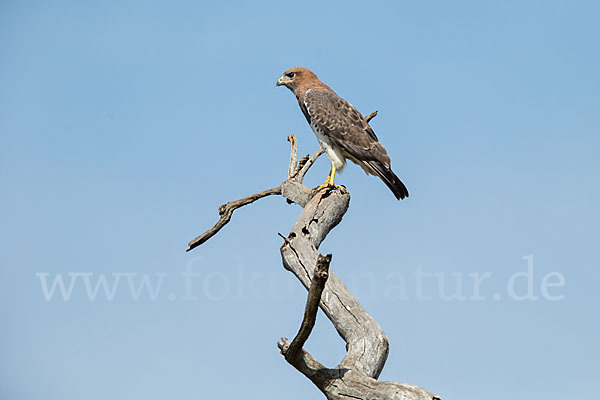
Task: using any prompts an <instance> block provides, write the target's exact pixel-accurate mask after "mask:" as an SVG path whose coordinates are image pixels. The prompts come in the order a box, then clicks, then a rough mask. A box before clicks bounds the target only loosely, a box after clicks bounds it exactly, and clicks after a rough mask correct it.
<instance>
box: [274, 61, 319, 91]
mask: <svg viewBox="0 0 600 400" xmlns="http://www.w3.org/2000/svg"><path fill="white" fill-rule="evenodd" d="M313 79H315V80H316V79H317V76H316V75H315V74H314V73H313V72H312V71H311V70H309V69H306V68H303V67H294V68H291V69H288V70H287V71H285V72H284V73H283V75H281V77H280V78H279V79H278V80H277V86H285V87H287V88H288V89H290V90H291V91H292V92H293V91H295V90H296V88H298V87H299V86H300V85H302V83H303V82H305V81H309V80H313Z"/></svg>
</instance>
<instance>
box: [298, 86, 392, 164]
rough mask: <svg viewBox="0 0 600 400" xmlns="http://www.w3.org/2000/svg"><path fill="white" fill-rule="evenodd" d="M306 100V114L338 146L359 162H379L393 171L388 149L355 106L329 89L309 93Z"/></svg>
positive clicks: (313, 90)
mask: <svg viewBox="0 0 600 400" xmlns="http://www.w3.org/2000/svg"><path fill="white" fill-rule="evenodd" d="M302 100H303V105H304V107H305V110H303V111H305V113H306V114H308V116H309V117H310V118H311V120H312V121H313V122H314V123H316V124H317V125H319V127H320V128H321V129H322V130H323V133H324V134H325V135H326V136H327V137H328V138H329V139H330V140H331V141H332V142H333V143H334V144H336V145H337V146H339V147H340V148H342V150H344V151H345V152H346V153H348V154H349V155H350V156H351V157H352V158H355V159H356V160H358V161H377V162H380V163H382V164H384V165H385V166H386V167H387V168H389V165H390V158H389V156H388V154H387V152H386V150H385V148H384V147H383V146H382V145H381V143H379V140H378V139H377V136H376V135H375V132H373V129H371V127H370V126H369V124H367V122H366V121H365V119H364V117H363V116H362V115H361V114H360V112H358V110H357V109H356V108H354V106H352V104H350V103H348V102H347V101H346V100H344V99H342V98H341V97H340V96H338V95H337V94H336V93H335V92H334V91H332V90H326V89H311V90H308V91H307V92H306V93H305V94H304V98H303V99H302Z"/></svg>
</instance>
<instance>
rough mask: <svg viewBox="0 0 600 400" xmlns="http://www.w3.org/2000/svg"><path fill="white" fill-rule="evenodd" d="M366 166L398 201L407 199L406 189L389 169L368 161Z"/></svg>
mask: <svg viewBox="0 0 600 400" xmlns="http://www.w3.org/2000/svg"><path fill="white" fill-rule="evenodd" d="M367 164H369V166H370V167H371V168H373V170H374V171H375V172H376V173H377V176H378V177H379V178H381V180H382V181H383V182H384V183H385V184H386V185H387V187H389V188H390V190H391V191H392V193H394V196H396V198H397V199H398V200H401V199H404V198H406V197H408V189H406V186H404V183H402V181H401V180H400V178H398V177H397V176H396V174H394V171H392V170H391V169H390V168H388V167H386V166H385V165H383V164H382V163H379V162H377V161H368V162H367Z"/></svg>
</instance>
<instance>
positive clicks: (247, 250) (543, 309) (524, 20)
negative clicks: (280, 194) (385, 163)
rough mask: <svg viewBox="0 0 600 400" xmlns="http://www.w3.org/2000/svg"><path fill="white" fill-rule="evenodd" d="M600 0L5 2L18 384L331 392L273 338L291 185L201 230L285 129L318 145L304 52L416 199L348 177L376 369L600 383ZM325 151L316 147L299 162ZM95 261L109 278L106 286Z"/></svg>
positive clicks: (268, 176)
mask: <svg viewBox="0 0 600 400" xmlns="http://www.w3.org/2000/svg"><path fill="white" fill-rule="evenodd" d="M599 12H600V7H599V6H598V5H597V4H596V3H595V2H591V1H589V2H585V1H571V2H567V1H562V2H561V1H504V2H479V1H457V2H441V1H437V2H436V1H428V2H408V1H398V2H378V1H372V2H368V3H360V2H351V1H345V2H310V1H305V2H275V1H272V2H229V3H226V2H210V3H204V2H201V1H198V2H156V1H147V2H133V1H123V2H112V1H105V2H79V1H71V2H68V1H56V2H36V1H3V2H2V3H1V4H0V55H1V56H2V61H1V62H0V109H1V110H2V111H1V112H0V185H1V187H2V188H3V190H2V196H0V206H1V207H0V221H2V223H1V224H0V266H1V272H2V279H0V318H1V319H2V321H3V322H4V323H3V326H4V328H3V329H2V334H1V335H2V340H1V341H0V354H1V357H0V360H1V361H0V397H2V398H6V399H11V400H13V399H14V400H21V399H27V400H29V399H39V398H42V397H43V398H47V399H61V400H69V399H86V400H94V399H106V398H111V399H132V398H134V399H135V398H144V399H148V400H150V399H164V398H179V399H205V398H209V397H219V398H225V399H230V398H231V399H234V398H239V397H240V396H243V397H244V398H250V399H279V398H281V397H282V396H283V397H285V398H287V399H291V400H294V399H305V398H319V397H320V396H321V395H320V394H319V392H318V391H317V390H316V389H315V388H314V386H313V385H312V384H311V383H310V382H309V381H308V380H306V378H304V377H303V376H301V375H300V374H299V373H297V372H296V371H295V370H293V369H292V368H291V367H290V366H289V365H288V364H287V363H286V362H285V361H284V360H283V358H282V357H281V356H280V355H279V354H278V350H277V348H276V341H277V340H278V338H279V337H280V336H288V337H292V336H293V335H294V334H295V333H296V331H297V328H298V325H299V322H300V318H301V315H302V310H303V305H304V301H305V292H304V290H303V289H302V288H301V287H300V284H299V283H298V282H297V281H296V280H295V278H293V277H292V276H291V275H290V274H289V273H288V272H286V271H285V270H283V268H282V266H281V260H280V255H279V246H280V244H281V239H280V238H279V237H278V236H277V232H281V233H284V234H285V233H287V232H288V231H289V229H290V228H291V226H292V225H293V223H294V221H295V218H296V217H297V215H298V214H299V212H300V209H299V207H297V206H289V205H287V204H286V203H285V201H283V200H282V199H280V198H268V199H264V200H261V201H260V202H258V203H256V204H254V205H252V206H251V207H246V208H244V209H242V210H239V211H237V212H236V213H235V214H234V218H233V221H232V222H231V224H230V225H228V226H227V227H226V228H225V229H224V230H223V231H222V232H221V233H220V234H219V235H218V236H217V237H215V238H213V239H212V240H211V241H210V242H208V243H206V244H205V245H203V246H202V247H201V248H199V249H197V250H195V251H194V252H191V253H185V252H184V250H185V248H186V243H187V242H188V241H189V240H190V239H192V238H193V237H195V236H196V235H197V234H199V233H201V232H202V231H203V230H204V229H207V228H208V227H209V226H211V225H212V224H213V223H214V222H215V221H216V219H217V213H216V210H217V207H218V206H219V205H220V204H222V203H224V202H226V201H228V200H232V199H235V198H239V197H242V196H245V195H247V194H250V193H254V192H257V191H260V190H263V189H266V188H268V187H272V186H275V185H277V184H279V183H280V182H281V181H282V180H283V179H284V178H285V173H286V171H287V159H288V156H289V154H288V143H287V142H286V136H287V135H288V134H290V133H295V134H296V135H297V136H298V140H299V145H300V151H301V153H308V152H313V151H315V150H316V149H317V142H316V139H315V138H314V135H313V133H312V132H311V131H310V128H309V127H308V125H307V124H306V121H305V120H304V118H303V116H302V115H301V112H300V111H299V109H298V107H297V104H296V102H295V99H294V98H293V96H292V95H291V93H289V91H287V89H283V88H276V87H275V81H276V79H277V78H278V77H279V76H280V75H281V73H282V72H283V71H284V70H286V69H288V68H290V67H292V66H298V65H300V66H305V67H308V68H311V69H312V70H314V71H315V72H316V73H317V75H318V76H319V77H320V78H321V79H322V80H323V81H325V82H326V83H327V84H328V85H330V86H331V87H332V88H333V89H334V90H336V91H337V92H338V93H339V94H340V95H341V96H343V97H344V98H346V99H347V100H348V101H350V102H351V103H352V104H354V105H355V106H356V107H357V108H358V109H359V110H360V111H361V112H363V114H367V113H369V112H371V111H372V110H375V109H377V110H379V115H378V116H377V117H376V118H375V119H374V120H373V121H372V126H373V128H374V130H375V131H376V133H377V135H378V136H379V138H380V140H381V141H382V143H383V144H384V145H385V146H386V148H387V150H388V152H389V154H390V156H391V158H392V166H393V167H394V170H395V171H396V173H397V174H398V175H399V176H400V177H401V178H402V180H403V181H404V182H405V183H406V185H407V187H408V189H409V191H410V194H411V196H410V198H409V199H407V200H405V201H402V202H398V201H396V200H395V199H394V197H393V196H392V194H391V193H390V192H389V191H388V189H387V188H386V187H385V185H384V184H383V183H382V182H380V181H379V180H377V179H375V178H373V177H367V176H365V174H364V173H363V172H362V171H361V170H360V169H359V168H357V167H356V166H353V165H350V166H349V167H348V168H347V169H346V170H344V172H343V174H341V175H339V176H338V178H337V180H336V183H339V184H344V185H345V186H346V187H347V188H348V189H349V191H350V192H351V195H352V200H351V206H350V210H349V212H348V213H347V215H346V216H345V218H344V220H343V222H342V224H341V225H340V226H339V227H338V228H336V229H335V230H334V231H333V232H332V233H331V234H330V236H329V237H328V238H327V240H326V241H325V242H324V244H323V246H322V248H321V251H322V252H332V253H333V262H332V269H333V270H335V271H336V273H338V274H339V275H340V277H341V278H342V279H343V280H344V281H345V282H346V283H347V284H348V286H349V287H350V289H351V290H352V291H353V292H354V293H355V294H356V296H357V297H358V299H359V300H360V301H361V302H362V303H363V305H364V306H365V308H366V309H367V310H368V311H369V312H370V313H371V314H372V315H373V317H374V318H375V319H376V320H377V321H378V322H379V323H380V324H381V326H382V327H383V328H384V330H385V331H386V333H387V334H388V336H389V339H390V342H391V349H390V356H389V359H388V363H387V365H386V368H385V369H384V372H383V374H382V377H381V378H382V379H385V380H395V381H403V382H409V383H412V384H417V385H420V386H422V387H425V388H427V389H429V390H432V391H434V392H436V393H438V394H440V395H441V396H442V397H443V398H445V399H461V400H468V399H479V398H481V393H485V396H486V398H489V399H505V398H512V399H530V398H545V399H562V398H583V397H589V396H590V395H591V394H592V393H594V392H595V391H596V389H595V386H594V385H593V384H594V382H595V380H597V377H598V373H599V372H600V371H599V369H598V363H597V361H596V360H597V359H598V357H600V351H599V345H598V339H597V338H598V337H599V335H600V321H599V318H598V312H597V309H598V306H599V304H598V303H599V301H598V295H597V294H596V292H597V283H598V280H599V279H600V272H598V271H599V267H600V263H599V256H598V252H597V243H598V226H599V225H600V213H599V212H598V208H597V204H598V202H599V201H600V185H599V179H598V171H600V169H599V167H600V165H599V164H600V163H599V161H598V149H599V146H600V139H599V137H600V135H599V134H600V113H599V112H598V110H600V96H599V95H598V93H600V75H599V74H598V71H599V70H600V53H598V51H597V47H598V40H599V39H600V26H599V25H598V22H597V16H598V14H599ZM328 170H329V165H328V162H327V161H326V160H325V158H323V159H321V160H319V162H318V163H317V165H316V166H315V167H314V168H313V169H312V170H311V172H310V173H309V175H308V177H307V180H306V183H307V184H309V185H310V186H316V185H317V184H320V183H321V182H322V181H323V180H324V178H325V177H326V175H327V173H328ZM186 271H187V272H186ZM69 273H71V275H69ZM191 273H193V274H198V275H189V274H191ZM184 275H187V276H189V278H186V277H185V276H184ZM102 277H104V278H105V279H106V280H107V282H108V286H107V287H110V288H113V289H114V293H112V296H110V295H109V296H107V295H106V293H105V292H104V291H103V289H102V287H101V286H99V291H98V292H97V293H96V295H95V297H94V296H92V297H93V299H90V294H89V290H88V289H89V288H92V289H93V288H94V287H96V286H95V285H96V284H97V282H98V281H99V279H100V280H101V279H102ZM144 277H145V278H147V279H148V281H147V282H148V283H150V285H151V288H153V290H154V291H152V290H151V291H148V290H147V289H148V287H147V286H140V285H142V284H143V279H144ZM477 277H479V278H481V279H482V281H481V285H480V292H479V294H478V295H477V294H476V293H474V290H475V288H474V284H473V280H474V279H476V278H477ZM57 278H60V279H63V281H64V283H65V290H68V289H69V285H70V283H71V282H73V287H72V292H70V293H67V296H66V297H64V296H63V295H62V294H61V292H60V288H59V287H58V286H57V287H55V290H54V292H52V293H50V292H44V283H45V284H46V285H47V288H46V289H48V290H50V288H51V286H52V283H53V282H56V281H55V279H57ZM186 279H187V280H186ZM86 280H87V281H86ZM419 280H420V282H421V283H419ZM86 282H88V284H89V285H90V286H89V288H86ZM115 282H116V283H115ZM440 282H441V286H440ZM457 282H458V283H457ZM113 285H114V286H113ZM140 287H141V289H140ZM440 287H441V289H443V290H441V289H440ZM529 289H531V290H533V291H532V292H531V293H528V290H529ZM459 291H460V293H459V294H460V296H459V298H454V299H451V298H448V297H451V294H453V293H454V294H456V293H458V292H459ZM109 294H110V293H109ZM523 297H527V298H525V299H524V300H519V298H523ZM532 298H537V299H536V300H532ZM307 349H308V350H309V351H311V352H312V353H313V354H314V355H315V356H316V357H317V358H318V359H319V360H320V361H321V362H323V363H324V364H326V365H328V366H335V365H336V364H337V363H338V362H339V360H340V359H341V357H342V356H343V352H344V345H343V342H342V340H341V339H340V338H339V337H338V336H337V334H336V332H335V330H334V329H333V328H332V326H331V324H330V323H329V321H328V320H327V319H326V318H325V317H324V316H323V314H320V315H319V318H318V321H317V326H316V328H315V331H314V333H313V335H312V336H311V338H310V339H309V341H308V343H307Z"/></svg>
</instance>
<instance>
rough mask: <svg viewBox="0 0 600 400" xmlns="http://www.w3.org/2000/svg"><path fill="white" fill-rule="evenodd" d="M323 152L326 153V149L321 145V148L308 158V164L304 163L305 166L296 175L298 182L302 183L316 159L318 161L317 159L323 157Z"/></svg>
mask: <svg viewBox="0 0 600 400" xmlns="http://www.w3.org/2000/svg"><path fill="white" fill-rule="evenodd" d="M323 153H325V150H323V148H322V147H319V150H317V151H316V152H315V154H313V155H312V157H311V158H309V159H308V161H307V162H306V164H304V166H303V167H302V168H301V169H300V171H298V174H297V175H296V180H297V181H298V182H300V183H302V181H303V180H304V175H306V173H307V172H308V170H309V169H310V167H312V165H313V164H314V163H315V161H317V159H318V158H319V157H321V155H322V154H323Z"/></svg>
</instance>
